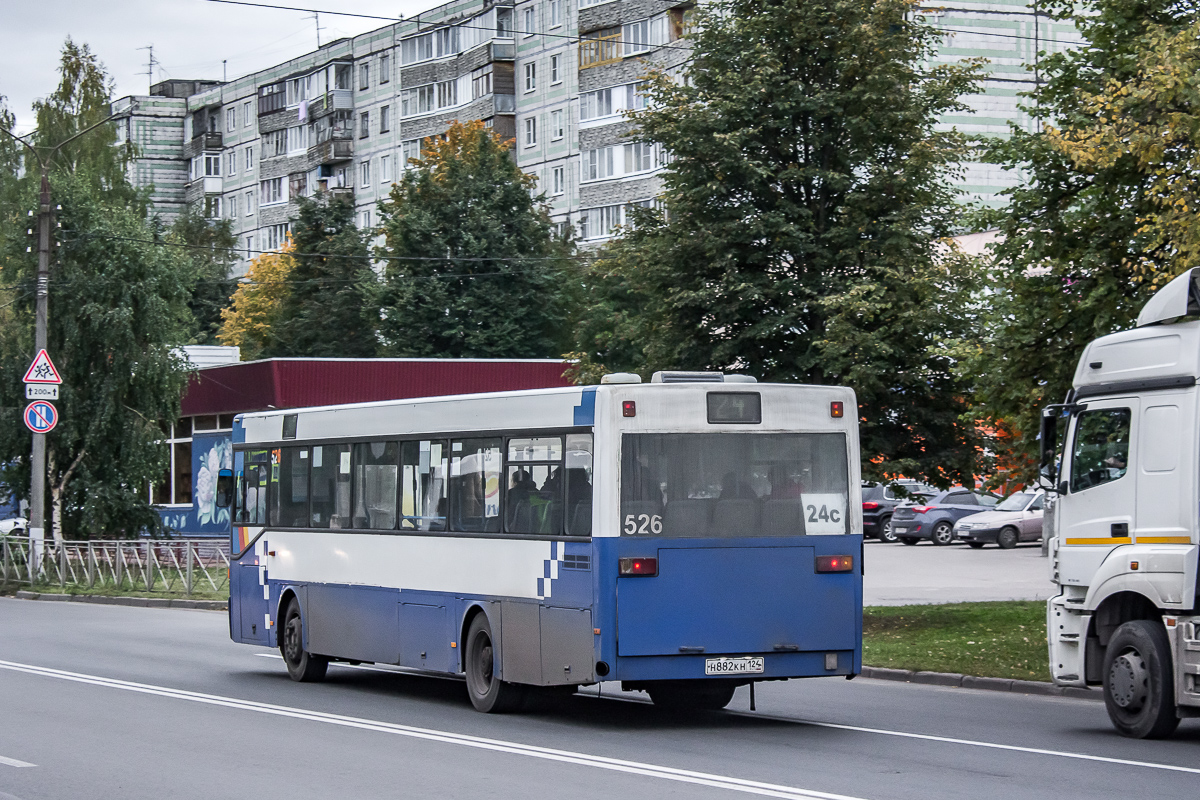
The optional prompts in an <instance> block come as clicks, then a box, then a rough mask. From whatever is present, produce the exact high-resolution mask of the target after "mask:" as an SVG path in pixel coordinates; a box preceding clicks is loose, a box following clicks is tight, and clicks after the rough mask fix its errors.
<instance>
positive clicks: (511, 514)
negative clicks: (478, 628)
mask: <svg viewBox="0 0 1200 800" xmlns="http://www.w3.org/2000/svg"><path fill="white" fill-rule="evenodd" d="M507 513H508V529H509V530H510V531H512V532H513V533H529V532H530V527H529V525H530V522H529V513H530V512H529V499H528V498H527V497H523V498H521V499H520V500H518V501H517V502H515V503H513V504H512V505H511V506H509V507H508V512H507Z"/></svg>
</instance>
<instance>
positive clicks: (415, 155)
mask: <svg viewBox="0 0 1200 800" xmlns="http://www.w3.org/2000/svg"><path fill="white" fill-rule="evenodd" d="M420 157H421V140H420V139H409V140H408V141H406V142H401V143H400V159H401V162H400V168H401V169H410V168H411V167H412V166H413V164H412V163H411V162H413V161H416V160H418V159H419V158H420Z"/></svg>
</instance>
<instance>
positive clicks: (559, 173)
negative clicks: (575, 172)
mask: <svg viewBox="0 0 1200 800" xmlns="http://www.w3.org/2000/svg"><path fill="white" fill-rule="evenodd" d="M550 174H551V177H552V181H551V183H552V189H553V191H552V192H551V194H555V195H559V194H562V193H563V192H565V191H566V190H567V186H566V184H567V171H566V170H565V169H563V168H562V167H555V168H554V169H553V170H552V171H551V173H550Z"/></svg>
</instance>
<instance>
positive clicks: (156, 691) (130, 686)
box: [0, 661, 860, 800]
mask: <svg viewBox="0 0 1200 800" xmlns="http://www.w3.org/2000/svg"><path fill="white" fill-rule="evenodd" d="M0 669H6V670H11V671H13V672H24V673H28V674H30V675H39V676H41V677H45V678H57V679H59V680H65V681H72V682H74V683H84V684H89V685H92V686H103V687H107V688H110V689H122V690H124V691H129V692H137V693H139V694H148V695H155V696H158V697H168V698H172V699H175V700H188V701H191V702H194V703H203V704H206V705H213V706H222V707H225V708H235V709H240V710H243V711H256V712H258V713H260V714H270V715H272V716H278V717H291V718H293V719H303V720H309V721H312V722H323V723H325V724H328V725H338V726H341V727H344V728H357V729H359V730H368V731H375V732H378V733H390V734H393V735H396V736H406V737H409V738H413V739H424V740H427V741H433V742H442V743H444V744H455V745H459V746H462V747H472V748H476V749H480V750H491V751H494V752H499V753H508V754H511V755H520V756H527V757H529V758H540V759H544V760H547V761H557V762H561V763H564V764H575V765H578V766H584V767H594V768H596V769H606V770H611V771H613V772H624V773H628V774H631V775H642V776H646V777H650V778H659V779H662V780H668V781H675V782H678V783H689V784H693V785H698V786H710V787H713V788H716V789H727V790H731V791H735V792H743V793H745V794H754V795H760V796H763V797H780V798H785V800H860V799H859V798H854V797H850V796H848V795H842V794H830V793H827V792H818V791H814V790H812V789H801V788H797V787H794V786H783V785H781V784H775V783H762V782H760V781H751V780H745V779H743V778H734V777H731V776H728V775H715V774H712V773H708V772H694V771H692V770H686V769H676V768H674V767H665V766H661V765H658V764H648V763H644V762H640V761H625V760H623V759H618V758H608V757H606V756H595V755H590V754H587V753H577V752H573V751H570V750H556V749H553V748H549V747H538V746H535V745H528V744H521V743H519V742H509V741H504V740H500V739H486V738H484V737H481V736H469V735H466V734H461V733H452V732H450V731H439V730H433V729H430V728H416V727H413V726H410V725H398V724H395V723H390V722H379V721H376V720H369V719H362V718H359V717H347V716H342V715H340V714H327V713H324V712H321V711H309V710H307V709H303V708H293V707H290V706H279V705H273V704H270V703H259V702H255V701H252V700H240V699H238V698H236V697H222V696H220V695H212V694H202V693H200V692H189V691H186V690H183V689H171V688H169V687H166V686H154V685H152V684H145V683H134V682H132V681H122V680H117V679H115V678H104V677H101V676H99V675H86V674H83V673H79V672H67V671H65V670H59V669H51V668H49V667H39V666H35V665H32V664H20V663H17V662H15V661H0ZM30 766H32V765H30Z"/></svg>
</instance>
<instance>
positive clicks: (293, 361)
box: [183, 358, 571, 416]
mask: <svg viewBox="0 0 1200 800" xmlns="http://www.w3.org/2000/svg"><path fill="white" fill-rule="evenodd" d="M568 366H569V364H567V362H564V361H556V360H550V359H470V358H463V359H437V358H361V359H322V358H271V359H266V360H264V361H246V362H242V363H238V364H227V365H222V366H216V367H206V368H203V369H199V370H197V371H196V376H195V377H194V378H193V379H192V381H191V383H189V384H188V388H187V390H186V391H185V392H184V395H183V414H184V416H194V415H199V414H240V413H242V412H247V411H262V410H265V409H268V408H303V407H306V406H324V405H336V404H340V403H364V402H371V401H375V400H402V399H405V398H408V397H435V396H439V395H449V394H472V393H475V392H506V391H517V390H521V389H547V388H552V387H556V386H570V385H571V383H570V381H568V380H567V379H566V378H564V377H563V372H564V371H565V370H566V369H567V367H568Z"/></svg>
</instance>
